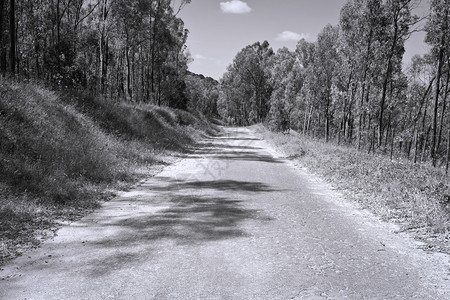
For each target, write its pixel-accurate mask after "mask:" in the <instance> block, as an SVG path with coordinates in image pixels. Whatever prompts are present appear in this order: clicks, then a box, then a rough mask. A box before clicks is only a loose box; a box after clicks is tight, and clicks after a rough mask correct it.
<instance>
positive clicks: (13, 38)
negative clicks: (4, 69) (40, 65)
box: [9, 0, 16, 78]
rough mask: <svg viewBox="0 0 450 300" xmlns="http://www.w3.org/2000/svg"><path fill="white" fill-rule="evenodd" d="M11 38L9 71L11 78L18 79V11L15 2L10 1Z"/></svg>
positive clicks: (13, 0)
mask: <svg viewBox="0 0 450 300" xmlns="http://www.w3.org/2000/svg"><path fill="white" fill-rule="evenodd" d="M9 36H10V45H11V47H10V50H9V69H10V72H11V77H13V78H15V77H16V9H15V0H10V4H9Z"/></svg>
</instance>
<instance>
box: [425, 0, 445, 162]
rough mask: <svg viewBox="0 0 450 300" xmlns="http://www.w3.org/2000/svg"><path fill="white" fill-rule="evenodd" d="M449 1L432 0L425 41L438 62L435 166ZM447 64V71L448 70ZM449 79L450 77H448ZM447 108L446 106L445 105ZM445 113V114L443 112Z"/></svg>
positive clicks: (434, 141)
mask: <svg viewBox="0 0 450 300" xmlns="http://www.w3.org/2000/svg"><path fill="white" fill-rule="evenodd" d="M449 6H450V1H449V0H432V1H431V7H430V8H431V13H430V18H429V20H428V23H427V25H426V32H427V35H426V39H425V41H426V42H427V43H428V44H430V45H431V47H432V49H431V54H432V57H433V58H434V60H435V61H436V64H437V67H436V75H435V77H436V80H435V90H434V108H433V123H432V134H431V135H432V142H431V159H432V162H433V165H434V166H435V165H436V161H437V157H436V152H437V150H438V149H437V144H438V143H437V133H438V122H437V120H438V107H439V96H440V94H441V92H442V91H441V84H442V82H441V79H442V75H443V68H444V65H445V57H446V56H447V57H448V56H449V51H450V37H449V36H450V30H449V18H450V15H449ZM448 67H449V66H448V63H447V69H448ZM447 77H448V75H447ZM447 89H448V80H447V83H446V86H445V92H444V94H447ZM445 100H446V99H445V98H444V99H443V103H445ZM444 106H445V105H444ZM443 113H444V112H443Z"/></svg>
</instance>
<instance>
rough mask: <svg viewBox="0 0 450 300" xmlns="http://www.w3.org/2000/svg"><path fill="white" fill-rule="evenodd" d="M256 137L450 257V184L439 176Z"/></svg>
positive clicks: (324, 147) (298, 138)
mask: <svg viewBox="0 0 450 300" xmlns="http://www.w3.org/2000/svg"><path fill="white" fill-rule="evenodd" d="M260 132H261V133H262V134H263V135H264V137H265V138H267V139H268V140H269V141H271V142H272V143H273V144H274V145H276V146H277V147H278V148H279V149H280V150H282V151H283V152H284V153H285V154H286V156H287V157H290V158H292V159H295V160H298V161H299V162H300V163H301V164H302V165H304V166H305V167H307V168H308V169H309V170H313V172H315V173H317V174H318V175H320V176H322V177H324V178H326V179H327V180H328V181H330V182H331V183H332V184H333V185H334V186H335V187H337V188H338V189H340V190H341V191H343V192H344V193H345V194H346V195H347V196H348V197H349V198H351V199H352V200H354V201H356V202H357V203H359V205H360V207H362V208H367V209H369V210H371V211H372V212H374V213H375V214H377V215H379V216H380V217H381V218H383V219H385V220H388V221H391V222H395V223H398V224H400V226H401V229H402V230H408V231H412V232H414V233H415V234H416V236H417V237H418V238H420V239H422V240H424V241H425V242H427V247H429V248H433V249H434V250H437V251H443V252H447V253H450V178H449V176H448V175H446V174H445V172H444V171H443V170H441V169H436V168H433V167H431V166H429V165H423V164H414V163H411V162H410V161H406V160H397V159H394V160H390V159H389V158H388V157H386V156H382V155H369V154H366V153H363V152H359V151H357V150H356V149H353V148H350V147H343V146H337V145H334V144H331V143H325V142H322V141H318V140H314V139H311V138H309V137H305V136H302V135H300V134H297V133H295V132H291V134H289V135H284V134H280V133H273V132H270V131H268V130H266V129H263V128H262V127H260Z"/></svg>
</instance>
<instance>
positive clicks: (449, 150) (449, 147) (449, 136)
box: [445, 129, 450, 174]
mask: <svg viewBox="0 0 450 300" xmlns="http://www.w3.org/2000/svg"><path fill="white" fill-rule="evenodd" d="M449 161H450V129H449V130H448V133H447V162H446V164H445V173H446V174H448V165H449Z"/></svg>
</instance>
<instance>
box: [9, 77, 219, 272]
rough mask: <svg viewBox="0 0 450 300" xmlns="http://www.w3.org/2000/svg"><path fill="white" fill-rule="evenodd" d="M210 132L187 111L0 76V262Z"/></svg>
mask: <svg viewBox="0 0 450 300" xmlns="http://www.w3.org/2000/svg"><path fill="white" fill-rule="evenodd" d="M213 132H214V129H213V128H211V126H210V125H209V123H208V122H207V121H206V120H205V119H204V117H202V116H200V115H193V114H192V113H189V112H185V111H179V110H171V109H167V108H159V107H155V106H152V105H129V104H121V103H112V102H110V101H108V100H105V99H97V98H93V97H89V96H86V95H83V94H76V93H67V94H63V95H62V94H57V93H54V92H51V91H49V90H46V89H44V88H41V87H39V86H35V85H31V84H17V83H10V82H8V81H5V80H3V79H0V263H1V261H2V260H5V259H8V258H11V257H14V256H15V255H17V253H18V251H19V252H20V251H21V250H23V249H24V248H28V247H32V246H34V245H37V244H38V236H41V237H42V235H45V234H47V233H51V232H49V229H52V228H54V226H55V223H56V220H58V219H59V220H73V219H76V218H78V217H80V216H81V215H83V214H85V213H86V212H87V211H90V210H92V209H93V208H96V207H98V206H99V204H100V203H101V201H102V200H104V199H107V198H109V197H111V196H112V195H113V192H112V191H113V190H116V189H119V188H125V187H126V186H127V185H130V184H132V183H134V182H136V181H137V180H138V179H140V178H142V177H143V176H149V175H151V174H152V172H154V166H155V165H161V164H164V163H166V162H167V161H170V157H169V156H168V154H170V153H172V152H174V151H183V150H184V149H186V147H188V146H189V145H191V144H193V143H195V140H196V139H197V138H198V137H200V135H202V134H204V133H213Z"/></svg>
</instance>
